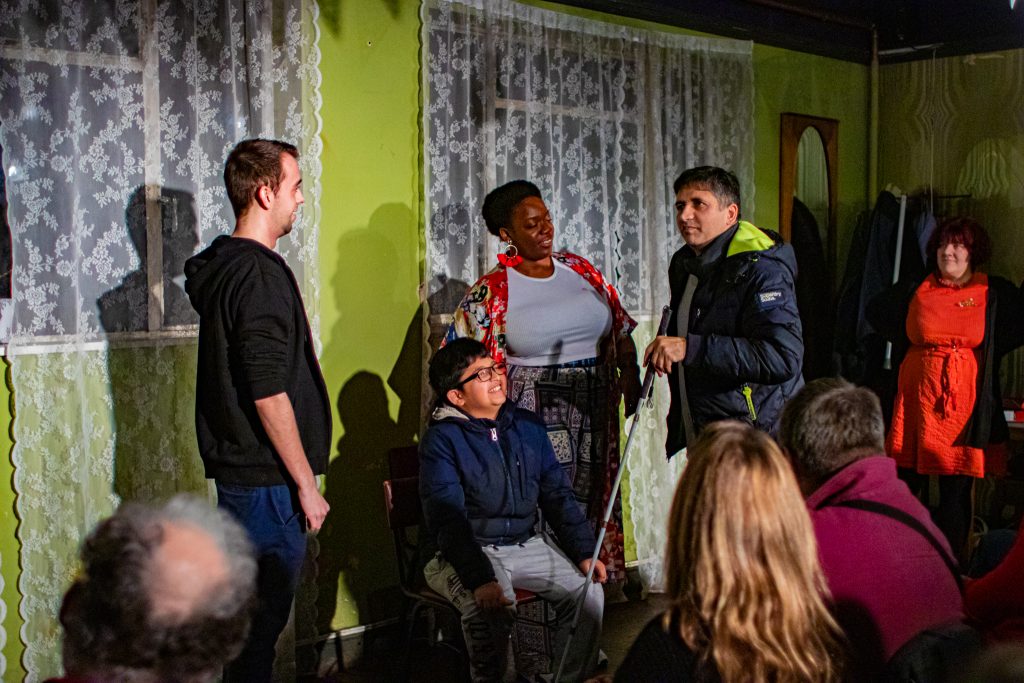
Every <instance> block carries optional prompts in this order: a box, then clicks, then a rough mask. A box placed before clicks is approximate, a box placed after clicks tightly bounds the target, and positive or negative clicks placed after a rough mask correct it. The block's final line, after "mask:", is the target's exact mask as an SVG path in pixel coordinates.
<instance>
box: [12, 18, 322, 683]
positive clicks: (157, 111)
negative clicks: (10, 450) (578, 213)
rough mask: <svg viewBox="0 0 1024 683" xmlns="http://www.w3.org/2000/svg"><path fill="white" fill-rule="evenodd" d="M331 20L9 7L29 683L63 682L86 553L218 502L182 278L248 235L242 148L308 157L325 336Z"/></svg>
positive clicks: (311, 247) (304, 161)
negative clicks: (230, 172)
mask: <svg viewBox="0 0 1024 683" xmlns="http://www.w3.org/2000/svg"><path fill="white" fill-rule="evenodd" d="M317 13H318V9H317V5H316V3H315V1H314V0H119V1H118V2H116V3H109V2H95V3H93V2H67V1H65V0H33V1H32V2H28V1H22V2H16V1H11V2H2V3H0V147H2V153H3V170H4V171H5V173H6V181H7V183H6V189H7V193H8V199H9V208H8V219H9V222H10V225H11V233H12V241H13V263H14V267H13V282H12V290H13V298H14V303H15V308H14V313H15V316H14V337H13V340H12V342H11V344H10V346H9V349H8V355H9V357H10V358H11V362H12V376H13V384H14V392H15V399H16V403H17V408H18V415H17V420H16V421H15V423H14V436H15V442H16V445H15V449H14V454H13V460H14V465H15V478H14V486H15V488H16V489H17V493H18V498H17V513H18V517H19V519H20V520H21V523H20V526H19V531H18V533H19V538H20V541H21V544H22V551H21V552H22V555H21V565H22V572H21V576H20V580H19V584H18V588H19V591H20V593H21V595H22V598H21V602H20V604H19V605H18V609H19V610H20V612H21V616H22V617H23V619H24V627H23V629H22V632H21V634H20V636H21V638H22V640H23V641H24V643H25V646H26V653H25V658H24V664H25V666H26V669H27V671H28V676H27V680H30V681H34V680H39V679H40V678H46V677H47V676H50V675H54V674H57V673H59V672H60V660H59V656H60V655H59V653H60V642H59V629H58V627H57V624H56V621H55V617H56V614H57V611H58V607H59V605H60V598H61V595H62V593H63V591H64V590H65V589H66V587H67V583H68V580H69V578H70V577H71V576H72V575H73V572H74V570H75V560H74V556H75V553H76V551H77V547H78V545H79V542H80V540H81V538H82V536H83V534H84V533H85V532H86V531H88V530H89V529H90V528H91V527H92V526H93V525H94V524H95V522H96V521H97V520H98V519H99V518H100V517H102V516H104V515H105V514H107V513H109V512H110V511H111V509H112V508H113V507H114V506H115V505H116V504H117V502H118V501H119V500H120V499H122V498H142V499H148V498H154V497H160V496H163V495H167V494H169V493H171V492H174V491H179V490H194V491H200V492H205V491H206V484H205V481H204V479H203V474H202V469H201V465H200V463H199V458H198V455H197V453H196V445H195V433H194V426H193V411H194V384H195V346H194V345H195V341H194V340H195V334H196V318H195V314H194V313H193V311H192V309H191V306H190V305H189V303H188V299H187V297H186V296H185V293H184V289H183V284H184V283H183V264H184V261H185V259H186V258H188V257H189V256H190V255H192V254H193V253H195V252H197V251H198V250H200V249H202V248H203V247H204V246H206V245H207V244H208V243H209V242H210V241H211V240H212V239H213V238H214V237H216V236H217V235H220V234H224V233H227V232H230V230H231V228H232V226H233V224H234V218H233V215H232V213H231V208H230V205H229V203H228V201H227V199H226V196H225V192H224V189H223V181H222V180H221V172H222V168H223V161H224V158H225V156H226V154H227V152H228V151H229V150H230V149H231V147H232V146H233V145H234V144H235V142H237V141H238V140H240V139H243V138H246V137H253V136H257V135H258V136H263V137H275V138H283V139H287V140H290V141H292V142H295V143H296V144H297V145H298V146H299V148H300V151H301V154H302V158H301V160H300V165H301V167H302V170H303V172H304V176H305V177H304V184H305V186H306V187H307V188H309V191H308V193H307V199H308V201H307V203H306V205H305V207H304V208H303V211H302V216H301V218H300V223H299V224H298V225H297V227H296V230H295V231H294V232H293V233H292V235H291V237H290V238H289V239H288V240H285V241H283V242H282V243H281V251H282V253H283V254H284V255H285V257H286V258H287V259H288V261H289V262H290V263H291V264H293V266H294V267H295V269H296V275H297V276H298V278H299V281H300V283H302V284H303V287H304V289H305V296H306V300H307V307H308V308H309V309H310V311H311V313H312V314H313V315H312V320H313V322H314V324H315V321H316V315H315V313H316V310H317V305H316V304H317V300H318V288H317V282H318V278H317V273H316V265H317V261H316V243H317V236H316V226H317V224H318V216H317V214H318V207H317V198H318V197H319V189H318V185H319V177H320V169H319V164H320V138H319V118H318V117H319V103H320V96H319V52H318V48H317V44H316V41H317V26H316V21H317ZM10 562H11V560H10V559H8V558H4V563H5V565H9V563H10ZM0 674H2V672H0ZM4 680H8V678H7V677H4Z"/></svg>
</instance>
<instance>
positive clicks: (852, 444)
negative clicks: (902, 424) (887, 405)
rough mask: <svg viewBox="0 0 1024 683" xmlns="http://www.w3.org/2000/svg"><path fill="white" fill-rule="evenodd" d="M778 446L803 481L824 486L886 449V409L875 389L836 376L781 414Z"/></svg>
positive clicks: (808, 387) (793, 401) (815, 386)
mask: <svg viewBox="0 0 1024 683" xmlns="http://www.w3.org/2000/svg"><path fill="white" fill-rule="evenodd" d="M779 442H780V443H781V445H782V447H783V448H785V449H786V451H787V452H788V453H789V457H790V458H791V459H792V460H793V463H794V465H795V467H796V470H797V473H798V474H799V476H800V478H801V479H802V480H804V481H808V482H811V483H814V484H820V483H823V482H824V481H825V480H826V479H827V478H828V477H830V476H831V475H832V474H833V473H835V472H836V471H837V470H839V469H841V468H843V467H845V466H846V465H848V464H850V463H851V462H853V461H855V460H859V459H861V458H863V457H867V456H869V455H873V454H878V453H881V452H883V451H884V449H885V424H884V423H883V421H882V406H881V404H880V403H879V402H878V397H877V396H875V395H874V394H873V393H872V392H871V391H870V390H868V389H864V388H863V387H855V386H854V385H852V384H850V383H849V382H847V381H846V380H843V379H838V378H834V377H827V378H823V379H817V380H814V381H813V382H811V383H809V384H807V385H806V386H804V387H803V388H802V389H800V391H798V392H797V393H796V395H795V396H793V398H791V399H790V400H789V402H788V403H786V406H785V407H784V408H783V409H782V420H781V423H780V426H779Z"/></svg>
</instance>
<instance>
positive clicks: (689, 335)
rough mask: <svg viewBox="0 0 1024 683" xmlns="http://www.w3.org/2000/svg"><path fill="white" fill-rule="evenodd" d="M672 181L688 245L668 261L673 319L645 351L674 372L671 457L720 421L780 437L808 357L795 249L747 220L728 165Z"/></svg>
mask: <svg viewBox="0 0 1024 683" xmlns="http://www.w3.org/2000/svg"><path fill="white" fill-rule="evenodd" d="M673 189H674V190H675V192H676V204H675V210H676V227H677V228H679V234H680V235H681V236H682V238H683V242H685V244H684V245H683V246H682V248H680V249H679V250H678V251H677V252H676V253H675V254H674V255H673V256H672V262H671V264H670V265H669V269H668V278H669V286H670V288H671V291H672V302H671V306H672V318H671V320H670V322H669V330H668V335H666V336H662V337H657V338H656V339H655V340H654V341H653V342H651V343H650V345H649V346H648V347H647V350H646V351H645V352H644V363H645V364H646V363H647V362H648V361H650V363H651V365H653V366H654V368H655V369H657V371H658V373H659V374H663V373H669V374H670V377H669V389H670V390H671V392H672V405H671V407H670V409H669V414H668V439H667V442H666V444H665V448H666V451H667V454H668V456H669V457H672V455H674V454H675V453H676V452H677V451H679V450H680V449H682V448H685V447H686V445H687V444H688V443H692V442H693V439H694V438H695V437H696V435H697V433H699V432H700V430H701V428H702V427H703V426H704V425H706V424H708V423H709V422H714V421H716V420H725V419H732V420H740V421H743V422H746V423H748V424H751V425H753V426H755V427H757V428H758V429H760V430H762V431H765V432H768V433H769V434H771V435H773V436H774V435H775V433H776V431H777V430H778V422H779V417H780V415H781V414H782V406H783V404H784V403H785V402H786V400H788V399H789V398H790V397H791V396H792V395H793V394H795V393H796V391H797V390H798V389H799V388H800V387H801V386H803V378H802V376H801V369H802V365H803V355H804V345H803V335H802V330H801V327H800V313H799V312H798V311H797V307H796V289H795V281H796V255H795V254H794V252H793V248H792V247H791V246H790V245H788V244H786V243H785V242H783V241H782V238H781V237H780V236H779V235H778V233H775V232H772V231H770V230H764V229H762V228H758V227H756V226H754V225H752V224H751V223H748V222H746V221H741V220H740V219H739V218H740V184H739V181H738V180H737V179H736V176H735V175H733V174H732V173H730V172H729V171H727V170H725V169H723V168H718V167H716V166H698V167H697V168H691V169H689V170H687V171H684V172H683V173H682V174H681V175H680V176H679V178H677V179H676V182H675V183H674V185H673Z"/></svg>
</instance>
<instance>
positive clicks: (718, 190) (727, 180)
mask: <svg viewBox="0 0 1024 683" xmlns="http://www.w3.org/2000/svg"><path fill="white" fill-rule="evenodd" d="M684 187H693V188H696V189H698V190H707V191H708V192H710V193H711V194H713V195H715V199H717V200H718V205H719V207H720V208H722V209H724V208H726V207H727V206H729V205H730V204H735V205H736V206H737V207H742V205H741V204H740V181H739V180H737V178H736V176H735V175H734V174H733V173H731V172H730V171H726V170H725V169H724V168H719V167H718V166H697V167H696V168H691V169H688V170H686V171H683V172H682V173H681V174H679V177H678V178H676V181H675V182H674V183H672V191H673V192H675V193H676V194H679V190H681V189H683V188H684Z"/></svg>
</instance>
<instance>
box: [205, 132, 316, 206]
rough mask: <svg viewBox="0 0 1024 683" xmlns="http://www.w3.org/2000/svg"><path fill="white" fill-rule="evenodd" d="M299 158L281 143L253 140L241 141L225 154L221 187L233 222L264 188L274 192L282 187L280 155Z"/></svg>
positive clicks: (294, 149)
mask: <svg viewBox="0 0 1024 683" xmlns="http://www.w3.org/2000/svg"><path fill="white" fill-rule="evenodd" d="M282 154H290V155H291V156H293V157H295V159H296V161H298V158H299V150H298V148H297V147H296V146H295V145H293V144H290V143H288V142H281V141H280V140H264V139H262V138H254V139H252V140H242V141H241V142H239V143H238V144H237V145H235V148H234V149H232V150H231V153H230V154H228V158H227V161H225V162H224V186H225V187H226V188H227V191H228V199H229V200H231V208H232V209H234V211H235V218H239V217H240V216H241V215H242V214H243V213H245V210H246V209H248V208H249V204H251V203H252V201H253V200H254V199H255V198H256V191H257V190H259V189H260V188H261V187H263V186H264V185H265V186H267V187H269V188H270V190H271V192H277V188H278V187H280V185H281V176H282V172H281V155H282Z"/></svg>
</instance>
